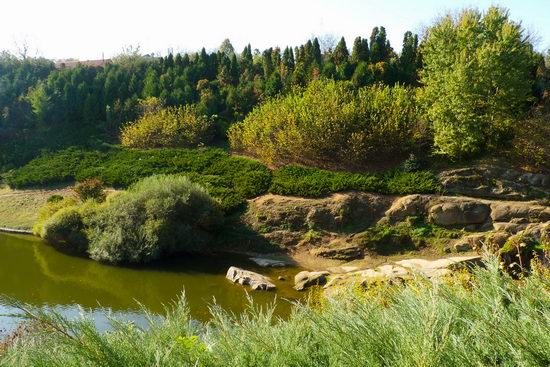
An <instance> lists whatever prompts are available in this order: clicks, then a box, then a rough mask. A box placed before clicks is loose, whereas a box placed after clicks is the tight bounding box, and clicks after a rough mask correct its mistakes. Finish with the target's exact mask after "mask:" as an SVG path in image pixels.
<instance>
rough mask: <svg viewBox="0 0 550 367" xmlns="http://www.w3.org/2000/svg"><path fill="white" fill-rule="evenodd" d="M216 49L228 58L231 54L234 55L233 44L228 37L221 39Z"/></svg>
mask: <svg viewBox="0 0 550 367" xmlns="http://www.w3.org/2000/svg"><path fill="white" fill-rule="evenodd" d="M218 51H219V52H221V53H222V54H224V55H225V56H227V57H228V58H231V57H232V56H233V55H235V49H234V48H233V45H232V44H231V41H229V39H228V38H226V39H224V40H223V42H222V44H221V45H220V48H219V50H218Z"/></svg>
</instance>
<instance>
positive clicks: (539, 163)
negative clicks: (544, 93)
mask: <svg viewBox="0 0 550 367" xmlns="http://www.w3.org/2000/svg"><path fill="white" fill-rule="evenodd" d="M547 109H549V110H550V106H549V107H547ZM549 121H550V111H547V112H545V113H541V112H539V111H535V112H534V113H533V116H531V117H530V118H528V119H526V120H525V121H523V122H522V123H521V124H518V126H516V128H515V129H514V138H513V140H512V142H511V144H510V145H511V149H510V151H511V153H512V157H513V158H514V159H515V160H516V161H517V162H518V163H520V164H521V165H522V166H523V167H524V168H526V169H528V170H531V171H541V170H545V171H550V123H549Z"/></svg>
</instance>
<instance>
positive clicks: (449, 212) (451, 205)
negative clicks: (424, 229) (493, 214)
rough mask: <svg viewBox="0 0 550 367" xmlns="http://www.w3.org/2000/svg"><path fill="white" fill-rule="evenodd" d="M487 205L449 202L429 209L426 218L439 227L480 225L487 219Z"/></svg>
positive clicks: (474, 202) (470, 202)
mask: <svg viewBox="0 0 550 367" xmlns="http://www.w3.org/2000/svg"><path fill="white" fill-rule="evenodd" d="M489 213H490V208H489V205H487V204H485V203H481V202H477V201H450V202H444V203H441V204H436V205H433V206H432V207H430V209H429V214H428V218H429V220H430V222H432V223H434V224H437V225H439V226H454V225H470V224H482V223H483V222H485V221H486V220H487V218H488V217H489Z"/></svg>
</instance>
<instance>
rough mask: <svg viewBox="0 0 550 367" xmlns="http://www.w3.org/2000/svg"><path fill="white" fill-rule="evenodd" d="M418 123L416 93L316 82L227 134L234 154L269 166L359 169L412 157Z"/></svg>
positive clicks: (263, 107)
mask: <svg viewBox="0 0 550 367" xmlns="http://www.w3.org/2000/svg"><path fill="white" fill-rule="evenodd" d="M418 121H419V118H418V109H417V104H416V102H415V91H414V90H413V89H410V88H405V87H402V86H395V87H384V86H380V85H375V86H370V87H366V88H361V89H359V90H356V89H354V88H353V87H352V86H351V84H349V83H346V82H336V81H333V80H330V81H329V80H317V81H314V82H311V83H310V84H309V85H308V87H307V88H305V89H295V90H294V91H293V92H292V93H289V94H288V95H286V96H281V97H277V98H274V99H271V100H268V101H267V102H265V103H264V104H262V105H261V106H259V107H257V108H255V109H254V110H253V111H252V112H251V113H250V114H249V115H248V116H247V117H246V118H245V120H244V121H243V122H242V123H240V124H236V125H233V126H232V127H231V128H230V130H229V133H228V134H229V141H230V143H231V147H232V148H233V149H235V150H237V151H243V152H246V153H248V154H251V155H253V156H257V157H259V158H260V159H262V160H263V161H265V162H267V163H270V164H273V163H284V164H286V163H314V164H315V165H316V166H325V165H326V166H331V165H338V166H339V167H344V166H353V167H358V166H363V165H365V164H370V163H373V162H378V161H380V155H381V154H397V155H399V154H402V153H404V152H406V151H409V150H410V149H411V148H412V146H413V145H414V144H415V143H414V142H415V141H416V139H418V138H419V137H420V136H419V135H421V134H418V132H419V131H420V130H419V129H418V126H419V123H418Z"/></svg>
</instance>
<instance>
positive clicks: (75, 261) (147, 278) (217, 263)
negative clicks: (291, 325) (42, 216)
mask: <svg viewBox="0 0 550 367" xmlns="http://www.w3.org/2000/svg"><path fill="white" fill-rule="evenodd" d="M231 265H236V266H240V267H243V268H246V269H249V270H253V271H257V272H260V273H262V274H265V275H267V276H269V277H271V279H272V280H273V282H274V283H275V284H276V285H277V291H276V292H253V291H249V292H248V294H250V296H251V297H252V299H253V300H254V303H255V304H258V305H262V306H267V305H269V304H272V303H273V302H276V304H277V308H276V313H277V314H278V315H280V316H282V317H284V316H285V315H288V313H289V311H290V308H291V301H295V300H299V299H300V298H301V297H303V293H299V292H297V291H295V290H294V289H293V288H292V285H293V277H294V275H295V274H296V273H297V272H298V271H300V270H301V269H298V268H295V267H289V268H259V267H258V266H256V265H255V264H254V263H252V262H251V261H250V260H248V259H247V258H246V257H242V256H236V255H228V254H223V255H218V256H204V255H203V256H199V255H194V256H189V255H187V256H181V257H176V258H171V259H168V260H163V261H159V262H156V263H154V264H150V265H146V266H124V267H121V266H112V265H107V264H102V263H98V262H96V261H92V260H90V259H87V258H81V257H76V256H71V255H67V254H64V253H62V252H60V251H58V250H56V249H54V248H53V247H51V246H49V245H48V244H46V243H44V242H43V241H42V240H40V239H38V238H35V237H32V236H24V235H11V234H2V233H0V337H2V336H3V335H5V334H6V333H9V332H10V330H12V329H13V328H14V326H15V325H16V324H17V322H18V320H17V319H14V318H13V317H9V316H5V315H6V314H9V313H13V312H14V311H16V310H14V309H11V308H10V307H8V306H6V304H5V302H2V300H1V297H2V296H4V297H5V296H7V297H11V298H12V299H16V300H19V301H22V302H25V303H28V304H31V305H35V306H43V307H53V308H55V309H56V310H58V311H60V312H61V313H62V314H64V315H67V316H69V317H78V316H79V315H80V314H81V312H86V313H90V314H91V315H93V317H94V319H95V320H96V324H97V325H98V327H99V328H105V327H107V320H106V318H105V315H106V314H107V313H111V314H114V315H116V316H117V317H119V318H122V319H127V320H132V321H135V322H136V323H138V324H141V323H143V322H144V319H143V316H142V315H141V314H140V313H139V310H140V306H139V304H138V302H139V303H141V304H142V305H144V306H145V307H146V308H147V309H149V310H150V311H152V312H154V313H158V314H161V313H162V312H163V310H164V307H163V305H167V304H170V303H171V302H174V301H175V300H177V298H178V297H179V296H180V295H181V294H182V292H183V291H185V297H186V300H187V302H188V304H189V308H190V312H191V316H192V317H193V318H196V319H198V320H202V321H205V320H208V318H209V316H210V313H209V309H208V306H209V305H210V304H212V303H213V302H214V299H215V301H216V303H217V304H219V305H220V306H221V307H223V308H224V309H225V310H227V311H231V312H234V313H239V312H242V311H243V310H244V309H245V307H246V306H247V289H246V288H245V287H242V286H240V285H236V284H233V283H231V282H230V281H229V280H227V279H225V273H226V271H227V269H228V268H229V266H231ZM279 276H283V277H284V278H286V280H284V281H282V280H278V277H279Z"/></svg>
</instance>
